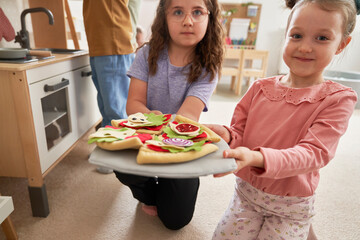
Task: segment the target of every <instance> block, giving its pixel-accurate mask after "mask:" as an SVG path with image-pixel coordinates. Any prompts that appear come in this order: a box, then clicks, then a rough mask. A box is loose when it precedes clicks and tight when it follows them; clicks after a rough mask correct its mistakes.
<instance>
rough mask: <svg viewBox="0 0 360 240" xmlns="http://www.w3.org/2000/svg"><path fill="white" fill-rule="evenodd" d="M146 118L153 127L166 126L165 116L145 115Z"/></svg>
mask: <svg viewBox="0 0 360 240" xmlns="http://www.w3.org/2000/svg"><path fill="white" fill-rule="evenodd" d="M144 116H145V117H147V120H148V121H149V122H151V124H150V125H151V126H154V125H155V126H160V125H162V124H164V122H165V119H166V118H165V116H164V115H156V114H155V113H144Z"/></svg>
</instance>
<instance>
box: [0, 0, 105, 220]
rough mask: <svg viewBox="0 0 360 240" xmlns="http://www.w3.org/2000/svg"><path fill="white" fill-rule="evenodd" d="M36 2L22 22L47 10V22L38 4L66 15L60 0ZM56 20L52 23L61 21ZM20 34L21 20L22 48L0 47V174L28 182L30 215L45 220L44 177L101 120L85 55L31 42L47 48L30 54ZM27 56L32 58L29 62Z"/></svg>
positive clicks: (18, 38)
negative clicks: (30, 14)
mask: <svg viewBox="0 0 360 240" xmlns="http://www.w3.org/2000/svg"><path fill="white" fill-rule="evenodd" d="M35 2H36V0H33V1H29V5H30V7H31V8H30V9H26V10H24V11H23V14H21V20H22V22H23V19H24V17H25V15H26V13H30V12H38V11H40V12H46V13H47V15H48V17H49V18H51V17H50V14H49V12H50V10H47V8H46V10H44V9H43V8H40V7H41V6H42V5H46V4H50V5H51V6H50V8H51V7H53V8H54V9H51V11H52V12H53V11H60V13H61V12H64V11H65V10H64V9H65V7H64V2H65V1H63V0H61V1H38V2H39V4H41V5H40V6H36V5H35ZM54 3H57V4H58V5H57V4H54ZM34 5H35V6H34ZM39 8H40V10H39ZM34 9H35V10H34ZM59 9H60V10H59ZM34 15H43V17H45V15H44V14H42V13H41V14H40V13H39V14H34ZM56 16H59V15H56V14H54V19H55V21H54V22H55V25H56V22H59V23H61V22H62V21H61V20H59V19H58V18H56ZM62 16H64V15H62ZM64 19H65V18H64ZM64 19H63V21H64ZM35 22H36V21H35ZM50 22H51V21H50ZM41 23H42V24H46V25H49V23H48V22H47V21H43V20H42V21H41V22H40V23H39V25H40V27H41V28H42V29H45V27H43V26H41ZM32 24H33V29H35V28H36V27H34V21H32ZM55 25H54V27H56V26H55ZM37 27H39V26H37ZM64 29H65V28H64ZM23 30H26V28H25V22H24V24H22V32H21V31H20V32H19V33H18V35H17V42H19V43H21V47H22V48H15V49H0V60H1V61H2V62H0V80H1V81H0V96H1V97H0V115H1V118H0V119H1V124H0V132H1V138H0V155H1V156H2V157H1V158H0V176H2V177H14V178H15V177H18V178H26V179H27V180H28V191H29V196H30V202H31V208H32V213H33V216H37V217H46V216H47V215H48V214H49V213H50V211H49V209H50V208H49V203H48V199H47V192H46V187H45V184H44V178H45V176H46V175H47V174H48V173H49V172H50V171H51V170H52V169H53V168H54V167H55V166H56V165H57V164H58V163H59V162H60V161H61V160H62V159H63V158H64V157H65V156H66V155H67V153H69V152H70V151H71V149H72V148H74V147H75V145H76V143H77V142H78V141H79V139H81V138H82V136H84V135H85V134H86V133H87V132H88V131H89V130H91V129H92V128H93V127H94V126H95V125H97V124H98V123H99V122H100V119H101V115H100V113H99V111H98V107H97V103H96V90H95V87H94V85H93V83H92V80H91V69H90V66H89V56H88V54H87V52H86V51H80V50H69V49H66V43H64V44H63V45H56V44H53V42H51V41H48V43H47V44H46V43H45V44H44V45H36V41H35V46H37V47H38V48H39V47H40V48H46V49H43V50H41V51H36V52H34V51H33V50H32V49H30V47H29V46H28V38H27V36H28V35H27V34H26V32H24V31H23ZM64 31H65V30H64ZM42 33H43V34H48V35H51V34H49V33H48V32H46V31H45V30H43V31H42ZM34 34H35V32H34ZM34 37H35V36H34ZM58 39H59V38H58ZM59 46H60V47H59ZM62 46H64V47H65V48H63V49H59V48H61V47H62ZM45 50H47V51H45ZM49 54H51V56H49ZM49 57H51V58H49ZM28 58H31V59H36V60H35V61H30V62H27V61H26V60H27V59H28ZM44 58H47V59H46V60H43V59H44ZM5 60H6V62H4V61H5ZM14 61H17V62H14ZM20 61H22V62H20Z"/></svg>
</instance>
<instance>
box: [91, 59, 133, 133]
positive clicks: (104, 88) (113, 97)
mask: <svg viewBox="0 0 360 240" xmlns="http://www.w3.org/2000/svg"><path fill="white" fill-rule="evenodd" d="M133 60H134V54H133V53H131V54H127V55H109V56H96V57H90V65H91V70H92V80H93V82H94V85H95V87H96V89H97V92H98V94H97V101H98V105H99V110H100V113H101V115H102V117H103V121H102V126H106V125H111V120H112V119H125V118H127V115H126V100H127V97H128V91H129V85H130V79H129V78H128V77H127V76H126V71H127V69H129V67H130V65H131V64H132V62H133Z"/></svg>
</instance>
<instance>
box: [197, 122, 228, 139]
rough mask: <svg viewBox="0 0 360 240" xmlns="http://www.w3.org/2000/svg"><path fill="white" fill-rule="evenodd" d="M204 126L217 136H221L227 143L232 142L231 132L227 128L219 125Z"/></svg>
mask: <svg viewBox="0 0 360 240" xmlns="http://www.w3.org/2000/svg"><path fill="white" fill-rule="evenodd" d="M204 126H206V127H208V128H210V129H211V130H213V131H214V132H215V133H216V134H217V135H219V136H220V137H221V138H222V139H224V141H225V142H226V143H229V142H230V138H231V136H230V133H229V131H228V130H227V129H226V128H225V127H223V126H221V125H219V124H204Z"/></svg>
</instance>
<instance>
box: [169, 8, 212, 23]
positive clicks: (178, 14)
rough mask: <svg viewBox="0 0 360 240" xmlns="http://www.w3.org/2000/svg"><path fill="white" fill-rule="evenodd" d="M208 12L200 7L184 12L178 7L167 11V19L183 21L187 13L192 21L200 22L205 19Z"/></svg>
mask: <svg viewBox="0 0 360 240" xmlns="http://www.w3.org/2000/svg"><path fill="white" fill-rule="evenodd" d="M209 14H210V12H209V11H208V10H206V11H205V10H200V9H197V10H194V11H192V12H191V13H184V12H183V11H182V10H180V9H175V10H173V11H170V12H169V13H168V15H169V20H170V21H172V22H182V21H184V19H185V18H186V16H187V15H189V16H190V18H191V20H192V21H193V22H202V21H204V20H205V18H206V16H207V15H209Z"/></svg>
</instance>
